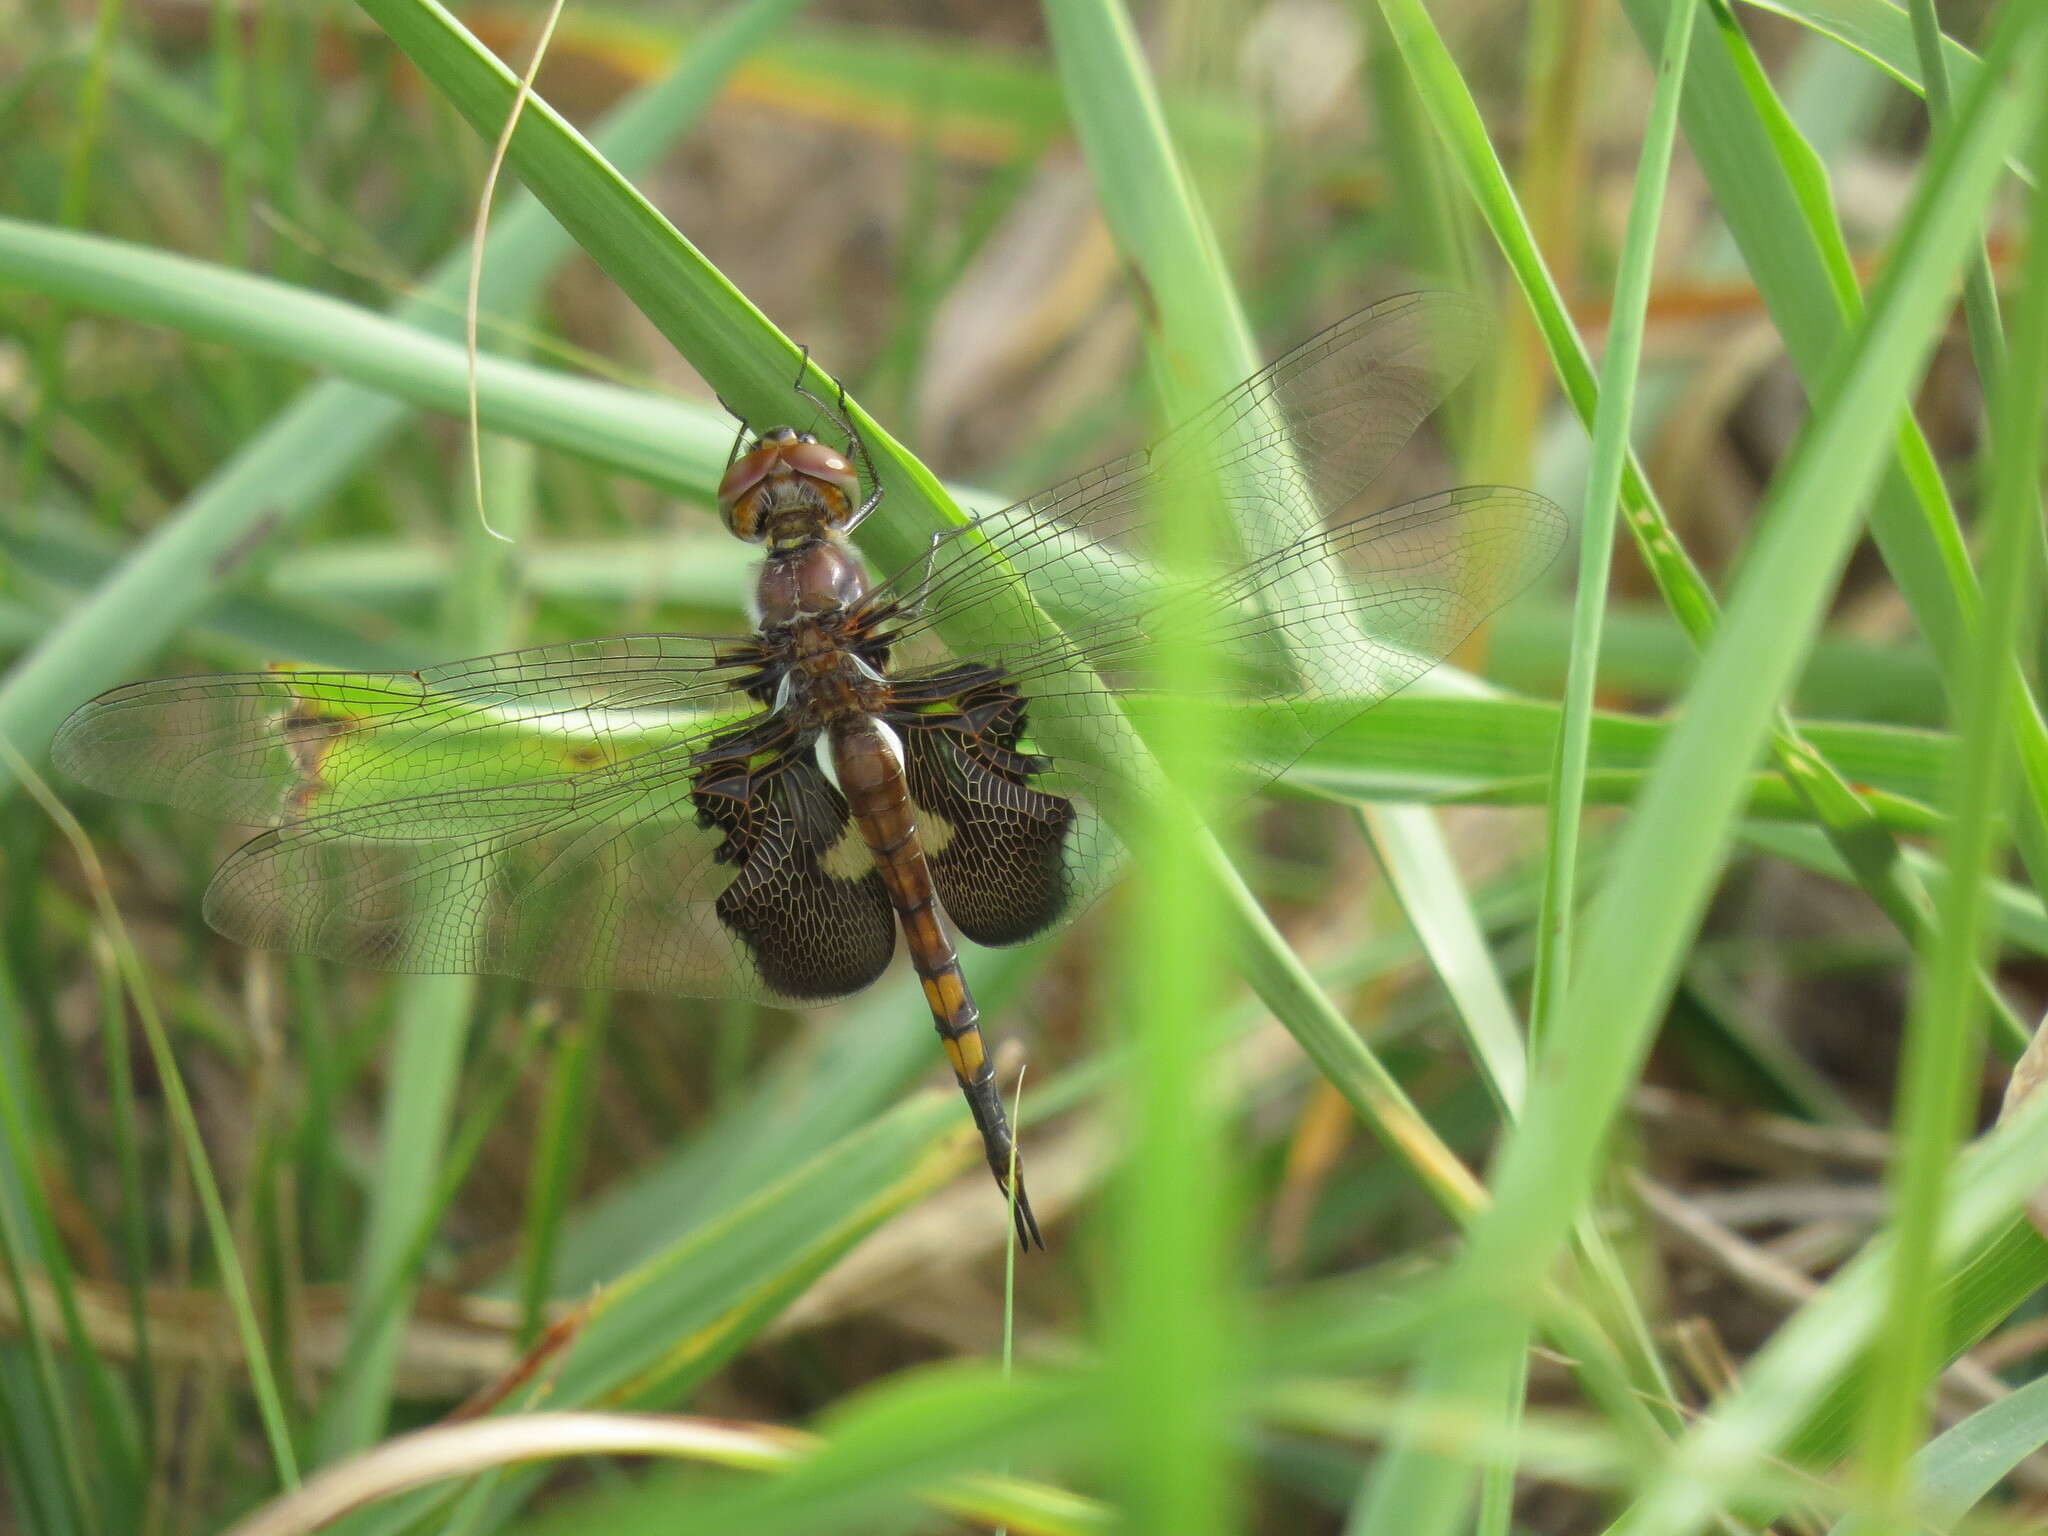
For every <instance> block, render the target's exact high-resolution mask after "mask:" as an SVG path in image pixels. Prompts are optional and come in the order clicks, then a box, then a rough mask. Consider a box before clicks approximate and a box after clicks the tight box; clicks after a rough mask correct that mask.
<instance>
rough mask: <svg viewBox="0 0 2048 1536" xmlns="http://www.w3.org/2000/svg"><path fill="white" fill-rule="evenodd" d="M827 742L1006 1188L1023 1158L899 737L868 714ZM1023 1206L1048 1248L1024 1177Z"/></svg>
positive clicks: (1024, 1228) (1021, 1221) (1032, 1237)
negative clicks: (938, 893)
mask: <svg viewBox="0 0 2048 1536" xmlns="http://www.w3.org/2000/svg"><path fill="white" fill-rule="evenodd" d="M829 739H830V750H831V753H832V768H833V773H834V776H835V777H836V778H837V779H838V781H839V789H840V792H841V793H842V794H844V795H845V796H846V805H847V809H848V810H849V811H850V812H851V813H852V815H853V821H854V825H855V826H857V827H858V828H859V829H860V835H861V838H862V840H863V841H864V842H866V844H867V846H868V852H869V853H870V854H871V855H873V857H874V861H875V868H876V870H877V871H878V872H879V873H880V874H881V877H882V883H883V885H884V886H886V887H887V888H888V892H889V903H890V905H891V906H893V907H894V908H895V909H896V917H897V921H898V922H899V923H900V924H901V926H902V928H903V940H904V943H905V944H907V945H908V946H909V949H910V962H911V964H912V966H913V967H915V968H916V971H917V975H918V979H919V980H920V981H921V982H923V984H924V996H925V1001H926V1002H927V1003H928V1004H929V1005H930V1006H931V1011H932V1023H933V1025H934V1026H936V1027H937V1029H938V1032H939V1039H940V1041H941V1042H943V1043H944V1045H945V1047H946V1057H947V1060H949V1061H950V1062H951V1063H952V1066H953V1075H954V1077H956V1078H957V1079H959V1082H960V1091H961V1092H962V1093H963V1094H965V1095H966V1096H967V1106H968V1108H969V1109H970V1110H972V1111H973V1114H974V1123H975V1125H976V1127H978V1128H979V1129H980V1131H981V1143H982V1149H983V1150H984V1151H985V1152H986V1153H987V1154H988V1165H989V1170H990V1172H992V1173H994V1174H995V1176H996V1183H997V1184H999V1185H1001V1186H1002V1188H1003V1189H1004V1191H1005V1192H1008V1190H1009V1187H1010V1180H1009V1171H1010V1168H1011V1166H1012V1160H1013V1159H1014V1158H1015V1156H1016V1148H1015V1143H1014V1141H1013V1140H1012V1138H1011V1135H1010V1122H1009V1118H1008V1116H1006V1115H1005V1114H1004V1113H1003V1103H1002V1100H1001V1098H1000V1097H998V1095H997V1093H996V1074H995V1064H994V1062H992V1061H991V1060H990V1059H989V1056H988V1050H987V1047H986V1045H985V1044H984V1043H983V1041H982V1037H981V1011H980V1010H979V1009H978V1008H976V1007H975V1005H974V994H973V993H972V992H970V991H968V990H967V978H966V976H965V975H963V974H962V973H961V970H960V956H959V954H958V953H957V952H956V951H955V950H954V948H953V940H952V936H951V935H950V934H948V933H947V932H946V929H945V925H944V924H943V923H942V922H941V921H940V919H939V906H938V900H937V898H936V897H935V896H934V895H933V893H932V874H931V867H930V866H929V865H928V864H927V863H926V862H925V856H924V847H923V845H922V844H921V843H920V842H919V841H918V836H917V812H916V807H915V806H914V805H913V804H912V803H911V799H910V786H909V783H908V782H907V781H906V780H905V778H904V774H903V762H902V757H901V755H900V752H899V750H898V748H897V745H896V743H895V740H894V738H893V737H892V736H890V735H888V734H887V733H886V729H885V728H884V727H882V726H881V725H879V724H877V723H876V722H875V721H874V720H872V719H870V718H868V717H867V716H856V717H854V718H853V719H851V720H848V721H845V722H835V723H834V724H833V725H832V726H831V728H830V731H829ZM1016 1203H1017V1238H1018V1241H1019V1242H1021V1243H1023V1244H1024V1245H1025V1246H1026V1247H1029V1246H1030V1245H1031V1244H1032V1243H1034V1242H1037V1243H1038V1244H1039V1246H1040V1247H1043V1246H1044V1243H1043V1241H1042V1240H1041V1239H1040V1238H1039V1236H1038V1223H1037V1221H1036V1219H1035V1218H1034V1217H1033V1216H1032V1214H1031V1203H1030V1202H1029V1201H1028V1200H1027V1199H1025V1197H1024V1181H1023V1178H1022V1176H1021V1173H1020V1176H1019V1178H1018V1180H1017V1190H1016Z"/></svg>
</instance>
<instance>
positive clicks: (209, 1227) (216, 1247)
mask: <svg viewBox="0 0 2048 1536" xmlns="http://www.w3.org/2000/svg"><path fill="white" fill-rule="evenodd" d="M0 763H4V764H5V766H6V767H7V768H8V769H9V770H10V771H11V772H12V773H13V774H14V775H15V776H16V777H17V778H19V779H20V781H21V782H22V784H23V786H24V787H25V788H26V789H27V790H28V792H29V795H30V796H31V798H33V799H34V800H35V802H36V804H37V805H39V806H41V807H42V809H43V811H44V813H45V814H46V815H48V816H49V817H50V819H51V820H52V821H54V822H55V823H56V824H57V827H58V829H59V830H60V831H61V832H63V834H64V836H65V838H66V840H67V841H68V842H69V843H70V844H71V846H72V849H73V850H74V852H75V853H76V854H77V856H78V859H79V862H80V863H82V864H83V865H84V866H85V867H86V869H87V871H88V882H89V884H90V886H91V889H92V893H93V902H94V906H95V908H96V911H97V914H98V917H99V921H100V925H101V930H102V932H104V933H105V935H106V937H107V940H108V942H109V943H110V944H111V945H112V946H113V950H114V956H115V959H116V961H117V962H118V963H119V966H120V970H121V976H122V980H123V981H124V982H125V983H126V985H127V988H128V997H129V1001H130V1003H131V1004H132V1005H133V1007H134V1009H135V1013H136V1017H137V1018H138V1019H139V1020H140V1021H141V1023H142V1033H143V1038H144V1039H145V1040H147V1041H148V1042H149V1050H150V1057H151V1061H152V1063H153V1065H154V1066H155V1068H156V1071H157V1076H158V1079H159V1084H160V1087H161V1091H162V1093H163V1096H164V1101H165V1107H166V1109H167V1110H168V1113H169V1116H170V1120H171V1124H172V1127H173V1129H174V1131H175V1133H176V1135H177V1138H178V1142H179V1147H180V1150H181V1151H182V1152H183V1154H184V1157H185V1161H186V1165H187V1167H188V1169H189V1170H190V1173H191V1176H192V1181H193V1184H194V1186H195V1187H196V1189H197V1190H198V1193H199V1199H200V1207H201V1210H202V1212H203V1213H204V1215H205V1219H206V1231H207V1237H208V1240H209V1241H210V1242H211V1243H212V1245H213V1257H214V1262H215V1264H216V1265H217V1266H218V1267H219V1271H220V1280H221V1285H222V1287H223V1288H224V1289H225V1290H226V1292H227V1296H228V1306H229V1311H230V1313H231V1314H232V1315H233V1317H234V1320H235V1331H236V1334H237V1336H238V1338H239V1340H240V1342H241V1346H242V1350H243V1354H244V1357H245V1358H246V1360H247V1361H248V1369H249V1378H250V1387H251V1390H252V1391H253V1392H254V1394H255V1397H256V1407H257V1413H258V1416H259V1417H260V1418H261V1420H262V1423H263V1433H264V1439H265V1442H266V1444H267V1445H268V1447H269V1450H270V1457H271V1465H272V1467H273V1469H274V1470H275V1472H276V1474H277V1477H278V1481H279V1482H281V1483H283V1484H284V1485H285V1486H286V1487H291V1486H293V1485H295V1484H296V1483H297V1482H298V1480H299V1470H298V1457H297V1453H296V1452H295V1451H294V1449H293V1446H292V1439H291V1430H290V1427H289V1425H288V1423H287V1421H286V1418H285V1412H284V1397H283V1394H282V1393H280V1392H279V1390H278V1385H277V1377H276V1375H275V1373H274V1372H273V1371H272V1370H271V1368H270V1355H269V1351H268V1348H267V1346H266V1345H265V1344H264V1341H263V1327H262V1323H261V1322H260V1320H259V1319H258V1318H257V1316H256V1308H255V1304H254V1301H253V1299H252V1297H251V1295H250V1291H249V1281H248V1276H247V1274H246V1273H245V1272H244V1270H243V1268H242V1261H241V1256H240V1254H239V1253H237V1251H236V1249H235V1241H234V1232H233V1228H232V1227H231V1225H230V1223H229V1221H228V1213H227V1206H226V1204H225V1202H224V1201H223V1200H222V1199H221V1192H220V1185H219V1183H218V1181H217V1180H216V1179H215V1178H214V1174H213V1164H212V1162H211V1160H210V1159H209V1158H208V1157H207V1153H206V1143H205V1140H204V1138H202V1137H201V1135H200V1133H199V1120H198V1117H197V1116H196V1115H195V1114H194V1113H193V1109H192V1100H191V1098H190V1096H189V1095H188V1094H187V1093H186V1091H185V1080H184V1077H183V1075H182V1074H181V1073H180V1072H179V1070H178V1061H177V1056H176V1054H175V1053H174V1052H173V1051H172V1050H171V1043H170V1039H169V1037H168V1036H167V1035H166V1034H165V1032H164V1027H163V1021H162V1019H161V1018H160V1017H159V1016H158V1014H157V1010H156V1002H155V998H154V995H153V994H152V992H151V991H150V987H149V979H148V976H147V974H146V973H145V972H144V970H143V966H142V960H141V957H140V956H139V955H137V954H136V952H135V947H134V945H133V944H132V943H130V942H129V939H128V933H127V929H126V927H125V926H124V925H123V924H122V922H121V915H120V912H119V911H118V910H117V909H116V907H115V906H114V901H113V897H112V894H111V892H110V890H109V888H108V886H107V882H106V876H105V873H104V872H103V871H102V870H101V868H100V864H99V859H98V856H97V855H96V854H95V853H94V851H93V846H92V840H91V839H90V838H88V837H87V836H86V834H85V829H84V828H83V827H81V826H80V825H79V824H78V821H77V818H76V817H74V816H73V815H72V814H71V813H70V811H69V810H67V809H66V808H65V807H64V804H63V802H62V801H60V800H58V799H57V798H56V796H55V795H53V794H52V793H51V792H50V789H49V787H48V786H47V785H46V784H44V783H43V782H42V781H41V779H40V778H38V777H36V776H35V774H34V771H33V770H32V769H30V768H29V767H28V765H27V764H26V763H25V762H24V761H23V760H22V758H21V756H20V754H19V753H17V752H15V751H14V749H13V748H11V747H9V746H8V745H7V744H6V742H5V741H0Z"/></svg>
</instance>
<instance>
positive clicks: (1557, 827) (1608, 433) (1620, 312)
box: [1348, 0, 1692, 1533]
mask: <svg viewBox="0 0 2048 1536" xmlns="http://www.w3.org/2000/svg"><path fill="white" fill-rule="evenodd" d="M1677 11H1678V13H1679V15H1678V19H1679V21H1680V26H1679V27H1678V29H1677V30H1675V31H1674V32H1673V34H1672V37H1673V41H1672V43H1671V44H1670V46H1668V47H1667V48H1666V50H1665V54H1664V56H1663V58H1661V59H1660V60H1659V61H1658V65H1657V81H1656V87H1655V93H1654V95H1653V98H1652V100H1651V105H1650V119H1649V124H1648V126H1647V128H1646V129H1645V132H1644V139H1643V149H1642V153H1641V155H1640V156H1639V157H1638V159H1637V162H1636V179H1635V192H1634V197H1633V200H1632V201H1631V203H1630V206H1629V217H1628V228H1627V232H1626V235H1625V236H1624V240H1623V246H1622V256H1621V268H1620V272H1619V273H1618V275H1617V277H1616V280H1615V297H1614V309H1613V321H1612V324H1611V327H1610V329H1609V331H1608V339H1607V355H1606V357H1605V359H1604V360H1603V362H1602V367H1601V379H1600V396H1599V405H1598V408H1597V409H1596V411H1595V414H1594V421H1593V462H1592V467H1591V470H1590V472H1589V474H1588V477H1587V486H1586V501H1585V512H1584V516H1583V521H1582V524H1581V528H1580V551H1581V553H1580V559H1579V589H1578V597H1577V606H1576V608H1575V609H1574V611H1573V625H1572V651H1571V670H1570V673H1569V675H1568V677H1567V680H1566V687H1565V700H1564V710H1563V714H1562V716H1561V718H1560V721H1559V726H1558V733H1557V755H1556V760H1555V763H1554V765H1553V768H1552V773H1551V793H1550V800H1549V806H1548V812H1547V818H1546V823H1545V825H1546V829H1547V831H1548V834H1549V835H1548V841H1547V844H1546V856H1545V860H1544V876H1543V898H1542V905H1541V907H1540V909H1539V912H1538V916H1537V944H1536V972H1535V979H1534V981H1533V983H1532V988H1531V997H1530V1009H1529V1034H1530V1042H1531V1045H1532V1046H1533V1047H1535V1048H1537V1049H1540V1048H1541V1046H1542V1042H1543V1041H1544V1040H1545V1039H1546V1038H1548V1036H1549V1035H1550V1033H1551V1032H1552V1030H1554V1029H1555V1028H1556V1027H1557V1025H1558V1022H1559V1018H1560V1015H1561V1013H1562V1010H1563V1006H1564V997H1565V990H1566V986H1567V983H1568V980H1569V977H1570V957H1571V938H1572V922H1573V913H1574V909H1575V908H1576V906H1577V899H1578V897H1577V893H1578V839H1579V829H1580V826H1581V823H1582V820H1583V817H1584V813H1585V784H1586V768H1587V762H1588V759H1589V755H1590V751H1591V740H1592V717H1593V680H1594V678H1595V677H1596V676H1597V675H1598V667H1599V655H1600V626H1601V619H1602V616H1603V615H1604V614H1605V612H1606V607H1607V578H1608V571H1609V568H1610V564H1611V561H1612V558H1613V551H1614V525H1615V517H1616V513H1617V510H1618V507H1619V503H1620V496H1621V479H1622V470H1623V467H1624V464H1625V462H1626V459H1627V454H1628V445H1629V431H1630V426H1631V418H1632V417H1633V415H1634V399H1635V380H1636V373H1637V369H1638V367H1639V365H1640V362H1641V358H1642V333H1643V319H1644V314H1645V311H1646V310H1647V308H1648V303H1649V292H1650V271H1651V263H1652V259H1653V257H1654V256H1655V253H1656V238H1657V226H1658V223H1659V221H1660V218H1661V215H1662V212H1663V193H1664V185H1665V181H1666V177H1667V174H1668V172H1669V169H1670V164H1671V151H1672V146H1673V143H1674V141H1675V140H1676V137H1677V123H1678V100H1679V93H1680V91H1681V89H1682V88H1683V86H1684V82H1685V70H1686V56H1687V53H1688V49H1689V44H1690V42H1691V26H1690V21H1691V12H1692V0H1679V3H1678V5H1677ZM1588 1251H1589V1252H1591V1253H1595V1254H1597V1255H1600V1256H1601V1258H1603V1259H1605V1258H1606V1257H1607V1253H1606V1249H1605V1246H1604V1244H1598V1243H1596V1244H1594V1245H1593V1246H1592V1247H1590V1248H1589V1249H1588ZM1607 1273H1608V1274H1609V1276H1610V1277H1612V1276H1613V1275H1615V1274H1617V1273H1618V1266H1613V1267H1612V1268H1610V1269H1608V1270H1607ZM1610 1289H1611V1292H1612V1294H1616V1295H1622V1296H1626V1295H1628V1294H1629V1293H1628V1291H1627V1290H1626V1288H1625V1287H1610ZM1638 1331H1639V1332H1645V1333H1646V1332H1647V1330H1646V1329H1643V1330H1638ZM1528 1345H1529V1325H1528V1324H1527V1323H1524V1324H1523V1325H1522V1326H1521V1327H1520V1329H1519V1330H1516V1331H1514V1332H1513V1334H1512V1335H1511V1336H1503V1337H1502V1339H1501V1340H1500V1342H1499V1348H1498V1354H1497V1358H1496V1362H1495V1363H1494V1364H1493V1365H1492V1366H1491V1367H1490V1369H1489V1370H1488V1371H1487V1372H1486V1373H1484V1374H1482V1373H1481V1372H1479V1371H1474V1372H1473V1373H1472V1374H1471V1376H1470V1378H1469V1379H1466V1378H1465V1375H1464V1373H1465V1372H1466V1370H1467V1369H1468V1362H1467V1361H1465V1360H1464V1359H1462V1358H1461V1357H1459V1356H1458V1355H1457V1354H1456V1353H1454V1352H1452V1351H1449V1350H1446V1351H1442V1352H1440V1353H1438V1354H1436V1355H1434V1356H1433V1357H1431V1358H1430V1360H1429V1361H1427V1362H1426V1364H1425V1366H1424V1368H1423V1370H1422V1371H1421V1373H1420V1375H1419V1378H1418V1380H1417V1382H1416V1383H1415V1387H1416V1390H1417V1392H1418V1395H1419V1396H1421V1397H1422V1398H1423V1399H1424V1400H1425V1401H1429V1400H1434V1399H1435V1398H1437V1397H1439V1396H1441V1395H1443V1394H1445V1393H1446V1392H1448V1391H1452V1390H1455V1389H1457V1388H1458V1387H1459V1386H1461V1385H1462V1386H1465V1387H1468V1388H1470V1389H1472V1390H1473V1391H1474V1393H1475V1396H1474V1401H1475V1402H1478V1403H1479V1404H1481V1405H1482V1406H1481V1408H1480V1412H1481V1414H1482V1415H1484V1416H1485V1417H1484V1422H1486V1423H1488V1424H1492V1423H1495V1422H1498V1423H1499V1424H1500V1425H1501V1426H1502V1427H1503V1428H1509V1427H1512V1425H1513V1424H1514V1422H1515V1421H1516V1419H1518V1418H1519V1416H1520V1408H1521V1402H1522V1396H1523V1391H1524V1384H1523V1383H1524V1370H1523V1361H1524V1359H1525V1357H1526V1354H1527V1351H1528ZM1649 1358H1652V1359H1654V1358H1655V1353H1654V1351H1651V1352H1649ZM1469 1496H1470V1481H1469V1477H1468V1471H1467V1468H1466V1466H1465V1464H1464V1463H1463V1462H1462V1460H1461V1459H1459V1458H1456V1457H1443V1456H1439V1455H1435V1454H1432V1453H1431V1452H1430V1451H1429V1450H1428V1449H1427V1448H1426V1447H1418V1446H1417V1445H1416V1444H1415V1443H1414V1442H1412V1441H1409V1440H1406V1439H1403V1440H1400V1441H1397V1442H1396V1444H1395V1446H1394V1447H1393V1448H1392V1450H1391V1451H1390V1452H1389V1454H1388V1456H1387V1458H1386V1459H1385V1461H1384V1462H1383V1463H1382V1464H1381V1465H1380V1466H1379V1467H1378V1468H1377V1469H1376V1470H1375V1471H1374V1473H1373V1475H1372V1476H1371V1477H1370V1478H1369V1479H1368V1480H1367V1482H1366V1484H1365V1485H1364V1487H1363V1488H1362V1489H1361V1491H1360V1497H1359V1500H1358V1501H1357V1502H1356V1503H1355V1504H1354V1506H1353V1509H1352V1516H1351V1521H1350V1524H1349V1527H1348V1528H1349V1529H1351V1530H1354V1531H1358V1532H1361V1533H1364V1532H1391V1531H1397V1530H1398V1531H1430V1530H1442V1531H1445V1532H1448V1531H1449V1530H1450V1529H1451V1528H1452V1527H1453V1526H1454V1525H1456V1524H1457V1523H1458V1522H1459V1521H1461V1520H1462V1519H1463V1516H1464V1510H1465V1507H1466V1501H1467V1499H1468V1498H1469ZM1496 1497H1497V1496H1496Z"/></svg>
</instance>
